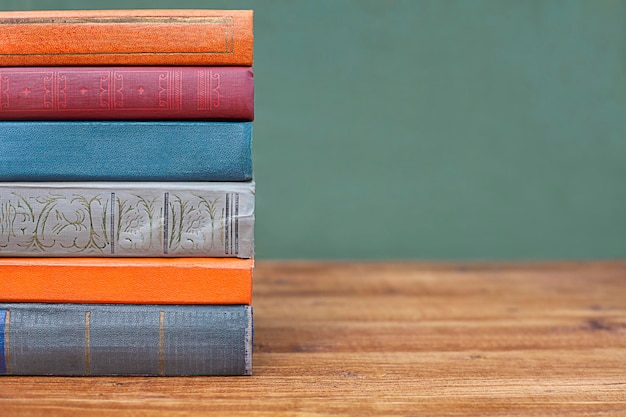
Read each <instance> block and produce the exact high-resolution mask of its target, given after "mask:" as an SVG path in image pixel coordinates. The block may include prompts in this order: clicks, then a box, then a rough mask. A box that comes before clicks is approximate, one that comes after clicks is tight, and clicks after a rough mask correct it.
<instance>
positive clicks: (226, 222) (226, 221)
mask: <svg viewBox="0 0 626 417" xmlns="http://www.w3.org/2000/svg"><path fill="white" fill-rule="evenodd" d="M228 203H229V201H228V193H226V208H225V210H226V215H225V216H224V245H225V246H224V253H225V254H226V255H228V254H229V253H230V252H229V251H228V245H229V241H228V238H229V236H228V233H229V226H230V225H229V222H230V212H229V208H230V207H229V204H228Z"/></svg>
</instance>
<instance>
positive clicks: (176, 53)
mask: <svg viewBox="0 0 626 417" xmlns="http://www.w3.org/2000/svg"><path fill="white" fill-rule="evenodd" d="M252 18H253V12H252V10H63V11H22V12H18V11H14V12H0V63H1V65H2V66H57V65H64V66H65V65H240V66H251V65H252V59H253V44H254V36H253V22H252Z"/></svg>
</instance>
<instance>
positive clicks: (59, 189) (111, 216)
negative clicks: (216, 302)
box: [0, 181, 255, 258]
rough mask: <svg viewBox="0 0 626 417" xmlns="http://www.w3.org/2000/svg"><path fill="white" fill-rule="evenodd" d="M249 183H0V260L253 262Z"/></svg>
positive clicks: (252, 230)
mask: <svg viewBox="0 0 626 417" xmlns="http://www.w3.org/2000/svg"><path fill="white" fill-rule="evenodd" d="M254 203H255V198H254V182H252V181H246V182H0V257H5V256H29V257H45V256H72V257H77V256H82V257H84V256H96V257H194V256H200V257H238V258H251V257H252V256H253V255H254Z"/></svg>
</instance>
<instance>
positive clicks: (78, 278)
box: [0, 258, 253, 304]
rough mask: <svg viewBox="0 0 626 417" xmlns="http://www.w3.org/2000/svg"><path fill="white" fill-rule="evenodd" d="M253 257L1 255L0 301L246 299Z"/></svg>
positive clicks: (215, 301) (214, 301)
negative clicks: (5, 256) (41, 256)
mask: <svg viewBox="0 0 626 417" xmlns="http://www.w3.org/2000/svg"><path fill="white" fill-rule="evenodd" d="M252 270H253V260H252V259H233V258H0V277H2V278H1V279H0V302H43V303H100V304H250V303H251V301H252Z"/></svg>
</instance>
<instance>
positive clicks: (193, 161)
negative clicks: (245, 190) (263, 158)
mask: <svg viewBox="0 0 626 417" xmlns="http://www.w3.org/2000/svg"><path fill="white" fill-rule="evenodd" d="M251 140H252V123H250V122H204V121H202V122H200V121H184V122H181V121H164V122H162V121H144V122H132V121H50V122H44V121H36V122H31V121H17V122H13V121H7V122H2V123H0V149H2V154H0V181H249V180H251V179H252V155H251Z"/></svg>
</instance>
